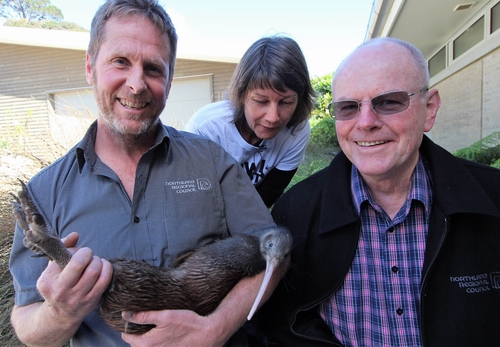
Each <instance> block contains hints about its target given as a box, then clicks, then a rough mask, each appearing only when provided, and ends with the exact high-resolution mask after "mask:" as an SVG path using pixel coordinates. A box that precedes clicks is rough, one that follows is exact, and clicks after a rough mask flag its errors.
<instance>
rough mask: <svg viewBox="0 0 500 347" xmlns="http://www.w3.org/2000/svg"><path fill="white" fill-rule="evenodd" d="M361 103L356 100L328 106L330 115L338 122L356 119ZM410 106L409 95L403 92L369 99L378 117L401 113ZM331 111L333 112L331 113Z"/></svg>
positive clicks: (337, 102)
mask: <svg viewBox="0 0 500 347" xmlns="http://www.w3.org/2000/svg"><path fill="white" fill-rule="evenodd" d="M361 104H362V102H359V101H356V100H341V101H336V102H333V103H332V104H331V105H330V114H333V115H335V118H336V119H338V120H348V119H352V118H354V117H356V115H357V114H358V111H359V108H360V107H361ZM409 104H410V95H409V94H408V93H407V92H405V91H397V92H390V93H386V94H381V95H378V96H376V97H374V98H373V99H371V106H372V110H373V111H374V112H375V113H377V114H380V115H389V114H394V113H398V112H403V111H404V110H406V109H407V108H408V105H409ZM332 111H333V112H332Z"/></svg>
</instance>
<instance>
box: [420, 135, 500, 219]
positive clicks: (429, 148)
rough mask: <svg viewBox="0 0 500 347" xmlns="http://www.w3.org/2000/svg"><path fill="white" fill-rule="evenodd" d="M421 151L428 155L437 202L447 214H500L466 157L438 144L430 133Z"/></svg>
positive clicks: (425, 137)
mask: <svg viewBox="0 0 500 347" xmlns="http://www.w3.org/2000/svg"><path fill="white" fill-rule="evenodd" d="M420 152H421V153H422V154H423V155H424V157H425V158H426V159H427V164H428V168H429V171H430V174H431V177H432V181H433V189H434V204H436V205H438V206H439V208H440V209H441V211H443V213H444V215H445V216H450V215H452V214H457V213H474V214H487V215H492V216H496V217H500V211H498V209H497V208H496V206H495V204H494V203H493V201H491V198H490V197H489V196H488V194H487V193H486V192H485V191H484V188H483V187H482V186H481V185H480V184H479V182H478V181H477V179H476V178H475V177H474V176H473V174H472V173H471V171H470V170H468V169H467V167H466V165H464V161H463V160H462V159H459V158H457V157H455V156H453V155H452V154H450V153H449V152H448V151H446V150H445V149H443V148H442V147H440V146H438V145H436V144H435V143H434V142H432V141H431V140H430V139H429V138H427V136H424V139H423V141H422V145H421V146H420ZM465 163H466V162H465ZM471 165H474V166H477V165H479V164H476V163H471Z"/></svg>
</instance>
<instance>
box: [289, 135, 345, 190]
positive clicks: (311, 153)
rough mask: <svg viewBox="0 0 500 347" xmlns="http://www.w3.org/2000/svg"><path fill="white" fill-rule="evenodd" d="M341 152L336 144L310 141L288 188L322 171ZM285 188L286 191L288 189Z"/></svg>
mask: <svg viewBox="0 0 500 347" xmlns="http://www.w3.org/2000/svg"><path fill="white" fill-rule="evenodd" d="M338 152H339V148H338V147H336V146H318V145H315V144H314V143H309V145H308V146H307V150H306V154H305V156H304V160H303V162H302V164H300V166H299V167H298V169H297V172H296V173H295V176H293V179H292V181H291V182H290V184H289V185H288V187H287V188H286V190H288V189H290V187H292V186H293V185H295V184H296V183H298V182H300V181H302V180H303V179H305V178H307V177H309V176H311V175H312V174H314V173H316V172H318V171H320V170H321V169H323V168H324V167H326V166H328V165H330V162H331V161H332V159H333V157H334V156H335V155H336V154H337V153H338ZM286 190H285V191H286Z"/></svg>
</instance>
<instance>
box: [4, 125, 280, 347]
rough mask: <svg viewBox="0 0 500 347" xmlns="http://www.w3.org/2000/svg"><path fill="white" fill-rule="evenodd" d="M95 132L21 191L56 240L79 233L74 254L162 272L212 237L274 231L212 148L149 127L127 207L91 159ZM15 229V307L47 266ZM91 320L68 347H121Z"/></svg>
mask: <svg viewBox="0 0 500 347" xmlns="http://www.w3.org/2000/svg"><path fill="white" fill-rule="evenodd" d="M96 129H97V123H94V124H92V125H91V127H90V128H89V130H88V131H87V134H86V135H85V137H84V138H83V139H82V141H81V142H80V143H79V144H78V145H77V146H76V147H75V148H73V149H72V150H71V151H70V152H69V153H68V154H66V155H65V156H63V157H62V158H60V159H58V160H57V161H56V162H54V163H53V164H51V165H50V166H48V167H46V168H45V169H43V170H42V171H40V172H39V173H38V174H37V175H36V176H34V177H33V178H32V179H31V181H30V182H29V184H28V189H29V192H30V194H31V196H32V197H33V200H34V202H35V204H36V206H37V207H38V209H39V211H40V212H41V214H42V215H43V217H44V218H45V220H46V222H47V223H48V224H49V226H50V228H51V229H52V230H54V232H55V233H56V234H57V236H58V237H60V238H62V237H65V236H67V235H68V234H69V233H71V232H73V231H77V232H78V233H79V234H80V239H79V242H78V246H79V247H83V246H87V247H90V248H91V249H92V250H93V252H94V254H95V255H98V256H100V257H105V258H116V257H126V258H131V259H138V260H145V261H147V262H148V263H150V264H153V265H156V266H168V264H169V263H170V262H171V260H173V259H175V258H176V257H177V256H178V255H179V254H181V253H183V252H185V251H187V250H190V249H194V248H196V247H199V246H201V245H203V244H206V243H208V242H210V241H211V240H213V239H214V238H225V237H228V236H230V235H233V234H237V233H244V232H250V231H252V230H255V229H258V228H262V227H265V226H269V225H274V222H273V220H272V218H271V215H270V213H269V211H268V209H267V208H266V206H265V205H264V203H263V202H262V199H261V198H260V197H259V195H258V194H257V191H256V190H255V188H254V187H253V185H252V183H251V182H250V180H248V177H247V176H246V174H245V173H244V172H243V170H242V168H241V167H240V165H238V163H237V162H236V161H235V160H234V159H233V158H232V157H231V156H230V155H228V154H227V153H226V152H225V151H224V150H223V149H222V147H220V146H219V145H217V144H215V143H214V142H212V141H210V140H208V139H205V138H202V137H199V136H197V135H193V134H189V133H185V132H180V131H177V130H175V129H173V128H170V127H166V126H164V125H159V126H158V130H157V136H156V142H155V145H154V146H153V147H152V148H151V149H150V150H149V151H148V152H146V153H145V154H144V155H143V156H142V158H141V159H140V161H139V164H138V166H137V170H136V181H135V187H134V197H133V199H132V201H131V200H130V198H129V197H128V195H127V193H126V192H125V189H124V187H123V186H122V184H121V182H120V180H119V178H118V176H117V175H116V174H115V173H114V172H113V171H112V170H111V169H110V168H109V167H108V166H106V165H105V164H104V163H103V162H101V160H100V159H99V158H98V157H97V155H96V153H95V150H94V142H95V133H96ZM23 237H24V236H23V233H22V231H21V230H20V228H19V227H18V226H16V234H15V238H14V244H13V247H12V254H11V258H10V270H11V273H12V275H13V278H14V287H15V290H16V295H15V300H16V305H27V304H30V303H33V302H37V301H41V300H43V298H42V297H41V296H40V294H39V293H38V291H37V290H36V281H37V279H38V277H39V276H40V274H41V272H42V271H43V270H44V269H45V267H46V266H47V260H46V259H45V258H33V257H32V255H33V252H32V251H31V250H28V249H26V248H25V247H24V246H23V244H22V239H23ZM120 341H121V338H120V334H118V333H116V332H114V331H113V330H111V329H110V328H108V327H107V326H106V325H105V324H104V322H103V321H102V320H101V318H100V317H99V316H98V314H97V310H96V311H94V312H93V313H92V314H90V315H89V316H87V318H86V319H85V321H84V323H83V324H82V326H81V327H80V329H79V330H78V332H77V334H76V335H75V338H74V339H73V341H72V342H73V345H75V346H113V345H117V346H119V345H124V346H126V345H127V344H125V343H124V342H123V341H121V342H120Z"/></svg>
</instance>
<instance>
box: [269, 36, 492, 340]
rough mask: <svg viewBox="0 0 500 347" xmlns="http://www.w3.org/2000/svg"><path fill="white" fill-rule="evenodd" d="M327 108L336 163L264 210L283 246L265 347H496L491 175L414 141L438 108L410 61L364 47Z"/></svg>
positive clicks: (425, 76)
mask: <svg viewBox="0 0 500 347" xmlns="http://www.w3.org/2000/svg"><path fill="white" fill-rule="evenodd" d="M332 96H333V100H334V101H333V102H332V104H331V105H330V106H329V109H330V113H331V114H332V116H333V117H335V120H336V122H335V126H336V131H337V136H338V140H339V144H340V147H341V150H342V151H341V152H340V153H339V154H338V155H337V156H336V157H335V158H334V159H333V161H332V162H331V164H330V166H328V167H327V168H325V169H323V170H322V171H320V172H318V173H316V174H314V175H313V176H311V177H309V178H307V179H305V180H304V181H302V182H300V183H298V184H296V185H295V186H294V187H292V188H291V189H290V190H289V191H288V192H287V193H286V194H285V195H283V196H282V197H281V198H280V199H279V200H278V201H277V202H276V204H275V205H274V208H273V211H272V214H273V216H274V219H275V221H276V222H277V224H280V225H286V226H287V227H289V228H290V229H291V231H292V233H293V236H294V243H295V245H294V249H293V252H292V256H291V259H292V266H291V269H290V271H289V273H288V274H287V275H286V277H285V278H284V280H283V281H282V283H281V284H280V285H279V287H278V289H277V290H276V291H275V292H274V294H273V297H272V298H271V300H270V301H269V302H268V303H267V304H266V305H265V306H264V308H263V309H262V310H261V311H260V313H259V320H260V324H261V327H262V329H263V330H264V332H265V334H266V335H267V338H268V340H269V346H287V347H288V346H370V347H373V346H411V347H416V346H426V347H428V346H439V347H446V346H453V347H456V346H495V345H497V346H498V345H500V323H499V322H500V171H499V170H497V169H494V168H492V167H489V166H484V165H480V164H476V163H473V162H470V161H466V160H462V159H458V158H456V157H454V156H453V155H451V154H450V153H449V152H447V151H445V150H444V149H443V148H441V147H439V146H438V145H436V144H435V143H433V142H432V141H431V140H430V139H429V138H428V137H427V136H425V135H424V133H425V132H428V131H430V130H431V128H432V126H433V124H434V121H435V119H436V114H437V112H438V109H439V106H440V103H441V100H440V97H439V92H438V91H437V90H436V89H429V73H428V69H427V63H426V60H425V59H424V57H423V56H422V54H421V53H420V51H418V49H416V48H415V47H414V46H412V45H410V44H408V43H407V42H404V41H401V40H397V39H392V38H378V39H373V40H371V41H368V42H366V43H364V44H363V45H361V46H360V47H358V48H357V49H356V50H355V51H354V52H353V53H351V55H349V56H348V57H347V58H346V59H345V60H344V61H343V63H342V64H341V65H340V67H339V69H338V70H337V71H336V73H335V76H334V79H333V83H332Z"/></svg>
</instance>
